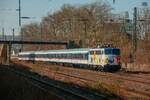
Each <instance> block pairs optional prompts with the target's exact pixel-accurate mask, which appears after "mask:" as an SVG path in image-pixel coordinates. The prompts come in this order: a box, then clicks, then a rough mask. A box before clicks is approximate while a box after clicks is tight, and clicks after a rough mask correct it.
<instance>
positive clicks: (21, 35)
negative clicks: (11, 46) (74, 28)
mask: <svg viewBox="0 0 150 100" xmlns="http://www.w3.org/2000/svg"><path fill="white" fill-rule="evenodd" d="M18 11H19V28H20V37H21V41H23V34H22V28H21V0H19V9H18ZM22 50H23V44H21V51H22Z"/></svg>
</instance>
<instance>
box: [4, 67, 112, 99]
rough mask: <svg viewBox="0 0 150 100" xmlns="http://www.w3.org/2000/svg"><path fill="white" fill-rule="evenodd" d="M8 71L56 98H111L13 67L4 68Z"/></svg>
mask: <svg viewBox="0 0 150 100" xmlns="http://www.w3.org/2000/svg"><path fill="white" fill-rule="evenodd" d="M5 68H7V69H8V70H11V71H13V72H15V73H16V74H18V75H19V76H22V77H25V78H27V79H29V80H31V81H32V83H33V84H34V85H35V86H37V87H38V88H41V89H42V90H45V91H49V90H51V91H52V90H53V91H54V92H55V93H56V94H58V95H56V96H58V97H60V98H61V99H65V100H109V99H110V98H111V97H107V96H105V95H103V94H98V93H94V92H91V91H87V90H85V89H84V90H83V89H80V88H77V87H74V86H68V85H65V84H64V83H63V84H62V83H59V82H58V81H56V80H55V81H52V80H50V79H48V78H47V77H41V76H40V75H38V74H36V73H35V74H33V73H30V72H27V71H22V70H20V69H16V68H13V67H8V66H5Z"/></svg>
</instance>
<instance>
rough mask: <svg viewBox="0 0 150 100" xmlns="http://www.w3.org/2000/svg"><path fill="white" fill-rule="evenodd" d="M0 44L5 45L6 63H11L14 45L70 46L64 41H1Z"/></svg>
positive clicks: (3, 49)
mask: <svg viewBox="0 0 150 100" xmlns="http://www.w3.org/2000/svg"><path fill="white" fill-rule="evenodd" d="M0 44H4V46H3V48H2V50H1V52H2V51H5V52H6V53H5V55H4V57H3V58H6V63H7V64H9V63H10V57H11V47H12V44H40V45H41V44H42V45H50V44H51V45H65V46H66V47H67V46H68V42H63V41H25V40H23V41H20V40H0Z"/></svg>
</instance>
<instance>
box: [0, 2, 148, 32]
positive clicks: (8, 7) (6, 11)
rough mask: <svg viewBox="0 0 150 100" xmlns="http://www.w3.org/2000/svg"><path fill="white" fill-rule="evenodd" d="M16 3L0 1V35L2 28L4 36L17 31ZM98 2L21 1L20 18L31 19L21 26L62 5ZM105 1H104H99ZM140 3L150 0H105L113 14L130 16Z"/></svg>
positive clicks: (35, 20) (37, 20) (38, 20)
mask: <svg viewBox="0 0 150 100" xmlns="http://www.w3.org/2000/svg"><path fill="white" fill-rule="evenodd" d="M18 1H19V0H0V33H1V32H2V27H4V28H5V34H12V32H11V30H12V28H15V32H16V34H17V33H18V31H19V25H18V11H16V9H18ZM96 1H100V0H21V7H22V16H29V17H32V18H31V19H22V25H24V24H28V23H31V22H40V21H41V18H42V17H44V16H46V15H47V14H48V13H52V12H55V11H56V10H59V9H60V7H61V6H62V5H63V4H72V5H79V4H87V3H89V4H90V3H92V2H96ZM101 1H105V2H106V0H101ZM141 2H148V3H149V5H150V0H116V2H115V4H113V0H107V3H109V4H110V5H111V6H112V7H113V8H114V10H113V12H116V13H118V12H122V11H129V12H130V14H132V13H133V12H132V11H133V7H135V6H140V5H141Z"/></svg>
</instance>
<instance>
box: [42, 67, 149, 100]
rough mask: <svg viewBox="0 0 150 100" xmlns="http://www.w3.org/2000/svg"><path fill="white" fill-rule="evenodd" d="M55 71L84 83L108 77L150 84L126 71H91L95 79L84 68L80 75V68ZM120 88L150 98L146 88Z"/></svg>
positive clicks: (45, 70)
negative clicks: (71, 70)
mask: <svg viewBox="0 0 150 100" xmlns="http://www.w3.org/2000/svg"><path fill="white" fill-rule="evenodd" d="M40 68H44V69H41V70H42V71H43V72H48V73H51V71H50V70H51V68H50V67H48V66H47V67H46V66H44V67H42V66H40ZM66 69H67V68H66ZM74 71H76V70H74ZM55 72H56V74H59V75H63V77H67V78H69V77H70V78H76V79H78V80H82V81H83V82H84V83H86V82H85V81H88V82H91V83H95V82H98V81H97V80H96V78H98V77H99V79H101V78H106V79H110V80H121V81H123V82H129V83H130V82H131V83H132V84H133V83H136V84H141V85H146V86H147V87H148V86H150V82H149V81H143V80H141V79H142V76H140V77H137V76H136V75H131V76H129V77H126V76H127V73H126V74H124V73H115V74H114V73H113V74H112V73H103V72H97V71H90V75H91V74H92V75H93V76H94V77H95V78H94V79H93V76H91V77H90V75H88V74H87V73H86V71H85V70H82V69H81V70H80V72H79V73H80V75H79V74H78V70H77V72H73V73H71V72H69V70H67V71H64V72H63V71H61V70H60V71H59V70H58V71H55ZM85 75H86V77H87V78H86V77H85ZM131 77H132V78H131ZM134 77H135V78H136V79H135V78H134ZM137 78H138V80H137ZM148 78H149V77H147V79H148ZM129 83H128V84H129ZM120 89H123V90H125V91H128V92H129V93H131V94H132V93H133V94H139V95H143V96H146V97H149V98H150V92H149V90H148V91H145V90H140V89H138V88H137V89H133V88H132V87H127V86H125V87H124V86H121V87H120Z"/></svg>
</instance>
